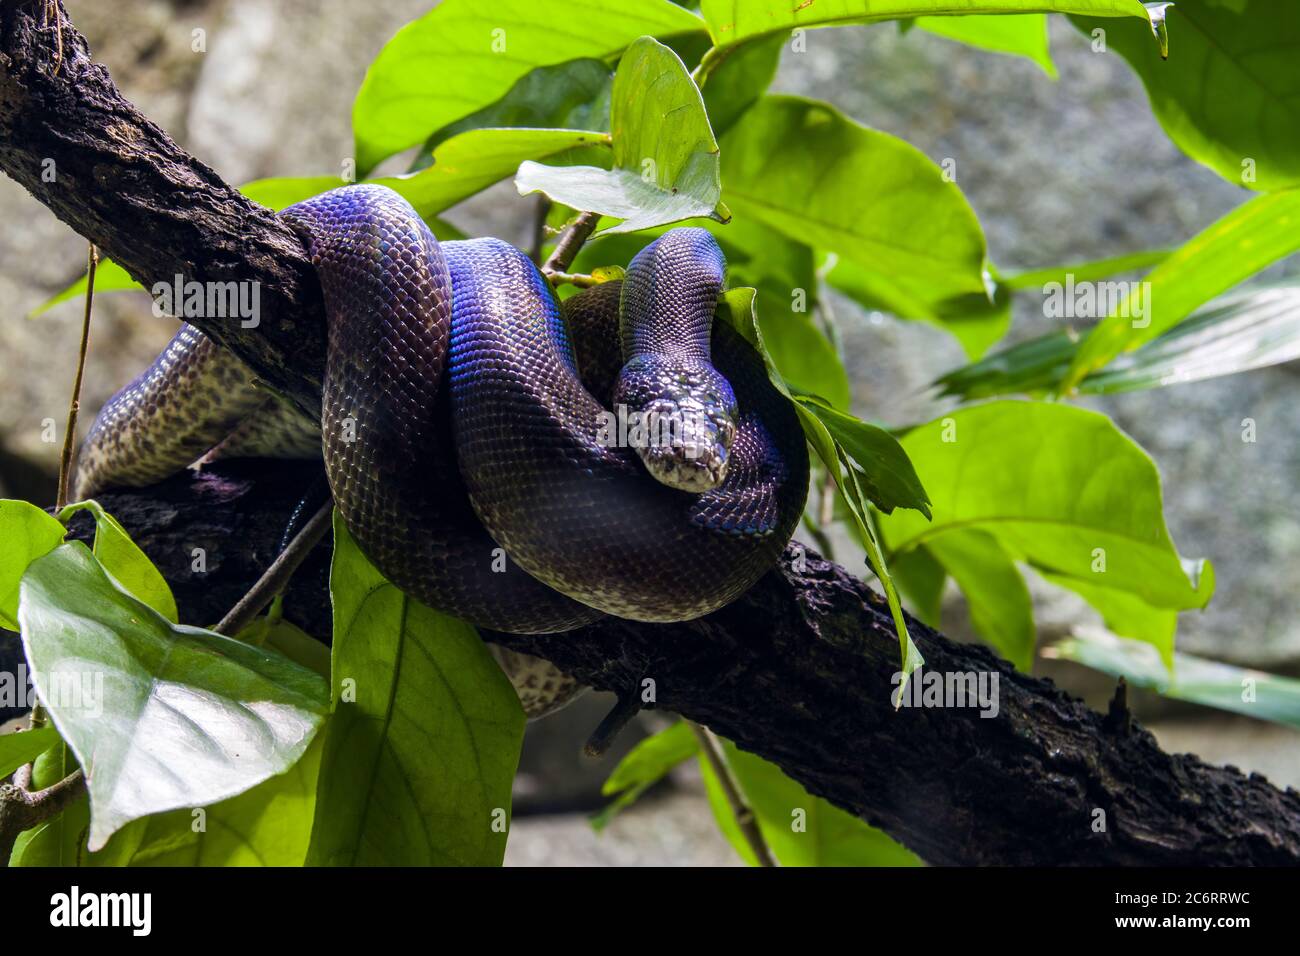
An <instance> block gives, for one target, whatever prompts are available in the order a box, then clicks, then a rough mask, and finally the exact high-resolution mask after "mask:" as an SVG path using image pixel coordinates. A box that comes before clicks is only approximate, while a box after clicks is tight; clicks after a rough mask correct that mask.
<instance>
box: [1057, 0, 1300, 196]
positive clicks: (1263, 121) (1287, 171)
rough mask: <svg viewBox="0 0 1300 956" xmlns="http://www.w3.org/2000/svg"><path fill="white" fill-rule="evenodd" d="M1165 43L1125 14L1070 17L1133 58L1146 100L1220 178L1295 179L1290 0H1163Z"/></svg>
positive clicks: (1258, 182) (1239, 181)
mask: <svg viewBox="0 0 1300 956" xmlns="http://www.w3.org/2000/svg"><path fill="white" fill-rule="evenodd" d="M1168 6H1169V8H1168V11H1167V14H1166V16H1167V21H1168V29H1169V32H1170V33H1171V34H1172V35H1173V37H1174V42H1173V52H1172V55H1170V57H1169V59H1168V60H1162V59H1161V58H1160V56H1159V52H1158V51H1157V50H1156V49H1155V48H1154V47H1153V46H1152V44H1151V42H1150V35H1149V33H1148V31H1147V30H1146V29H1145V28H1144V27H1143V26H1142V25H1141V24H1139V23H1136V22H1129V21H1109V22H1101V21H1097V20H1089V19H1081V18H1075V20H1074V22H1075V24H1076V25H1077V26H1078V27H1079V29H1080V30H1082V31H1084V32H1085V33H1091V32H1092V31H1093V30H1094V29H1096V28H1097V27H1099V26H1100V27H1104V28H1105V31H1106V37H1105V39H1106V47H1107V49H1108V50H1115V51H1118V52H1119V54H1120V55H1121V56H1123V57H1124V59H1126V60H1128V62H1129V63H1130V64H1131V65H1132V67H1133V69H1134V70H1135V71H1136V72H1137V74H1138V76H1140V77H1141V78H1142V82H1143V83H1144V84H1145V85H1146V88H1147V94H1148V95H1149V96H1150V98H1151V109H1152V110H1153V111H1154V113H1155V115H1156V118H1157V119H1158V120H1159V121H1160V124H1161V125H1162V126H1163V127H1164V129H1165V132H1166V133H1168V134H1169V138H1170V139H1172V140H1173V141H1174V142H1175V143H1176V144H1178V146H1179V148H1181V149H1182V150H1183V151H1184V152H1185V153H1187V155H1189V156H1191V157H1192V158H1193V159H1196V160H1199V161H1200V162H1202V163H1204V164H1205V165H1206V166H1209V167H1210V168H1211V169H1213V170H1214V171H1215V172H1217V173H1218V174H1219V175H1221V176H1222V177H1223V178H1224V179H1226V180H1227V181H1228V182H1230V183H1233V184H1234V185H1238V186H1245V187H1246V188H1247V189H1259V190H1265V191H1270V190H1276V189H1280V188H1283V187H1287V186H1295V185H1298V184H1300V141H1298V140H1297V138H1296V134H1295V131H1296V128H1297V126H1300V70H1297V69H1296V55H1297V53H1300V16H1297V15H1296V8H1295V4H1294V3H1290V2H1288V0H1219V2H1181V3H1173V4H1169V5H1168Z"/></svg>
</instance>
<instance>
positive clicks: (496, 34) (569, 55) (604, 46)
mask: <svg viewBox="0 0 1300 956" xmlns="http://www.w3.org/2000/svg"><path fill="white" fill-rule="evenodd" d="M703 28H704V24H703V22H702V21H701V20H700V19H699V18H698V17H696V16H695V15H694V14H692V13H689V12H688V11H686V10H684V9H682V8H681V7H679V6H677V5H676V4H673V3H670V2H669V0H622V2H620V3H617V4H610V3H605V2H603V0H495V2H493V3H490V4H487V3H483V2H481V0H444V2H442V3H440V4H438V6H436V7H434V9H433V10H431V11H429V13H427V14H425V15H424V16H423V17H421V18H419V19H418V20H415V21H414V22H412V23H410V24H408V25H407V26H405V27H403V28H402V29H401V30H399V31H398V32H397V34H396V35H395V36H394V37H393V38H392V39H391V40H389V41H388V43H387V45H385V46H384V48H383V50H381V51H380V53H379V56H378V57H376V58H375V60H374V62H373V63H371V64H370V69H369V70H367V72H366V78H365V80H364V81H363V82H362V84H361V89H360V91H359V92H358V93H357V98H356V101H355V102H354V103H353V106H352V130H353V134H354V136H355V137H356V153H357V155H356V159H357V172H358V174H360V175H364V174H366V173H368V172H369V171H370V170H371V169H372V168H373V167H374V166H375V165H376V164H377V163H379V162H380V161H381V160H383V159H385V158H387V157H389V156H392V155H393V154H394V153H399V152H401V151H402V150H404V149H406V148H407V147H410V146H415V145H417V144H418V143H422V142H424V141H425V140H426V139H427V138H428V137H429V136H430V135H432V134H433V133H434V132H436V131H438V130H440V129H442V128H443V127H445V126H447V125H448V124H450V123H453V122H455V121H456V120H458V119H461V118H462V117H465V116H468V115H470V114H471V113H474V112H476V111H477V110H480V109H482V108H483V107H485V106H488V105H489V104H491V103H494V102H496V101H497V100H499V99H501V97H503V96H505V95H506V93H508V92H509V91H510V88H511V87H512V86H514V84H515V83H516V82H517V81H518V80H519V79H520V78H521V77H523V76H524V75H525V74H527V73H528V72H529V71H531V70H533V69H536V68H537V67H539V66H550V65H554V64H557V63H565V62H568V61H570V60H577V59H583V58H595V59H598V60H606V61H608V60H609V59H610V58H611V57H613V56H615V55H616V54H617V53H618V52H619V51H620V50H622V49H623V48H624V47H626V46H627V45H628V44H630V43H631V42H632V41H633V40H635V39H637V38H638V37H640V36H646V35H649V36H657V37H670V36H681V35H684V34H689V33H695V32H699V31H701V30H702V29H703Z"/></svg>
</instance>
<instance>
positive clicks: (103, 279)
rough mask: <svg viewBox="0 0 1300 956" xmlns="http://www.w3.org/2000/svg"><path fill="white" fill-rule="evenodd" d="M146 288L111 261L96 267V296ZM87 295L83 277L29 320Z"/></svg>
mask: <svg viewBox="0 0 1300 956" xmlns="http://www.w3.org/2000/svg"><path fill="white" fill-rule="evenodd" d="M143 288H144V286H142V285H140V283H138V282H136V281H135V280H134V279H132V278H131V275H130V273H128V272H127V271H126V270H125V269H123V268H122V267H121V266H119V265H118V264H117V263H116V262H114V261H112V260H111V259H101V260H99V264H98V265H97V266H95V294H96V295H98V294H99V293H101V292H125V291H127V290H129V289H143ZM85 294H86V277H85V276H84V275H83V276H82V277H81V278H80V279H78V280H77V281H76V282H74V283H72V285H70V286H68V287H67V288H66V289H64V290H63V291H62V292H57V293H55V294H54V295H52V296H50V297H49V298H48V299H46V300H45V301H44V302H42V303H41V304H40V305H38V306H37V307H36V308H34V309H32V311H31V312H29V313H27V317H28V318H29V319H34V318H36V317H37V316H38V315H41V314H42V313H44V312H48V311H49V310H50V309H52V308H54V307H55V306H56V305H61V304H62V303H64V302H69V301H71V300H73V299H80V298H82V297H83V296H84V295H85Z"/></svg>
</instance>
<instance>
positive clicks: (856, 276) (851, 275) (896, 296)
mask: <svg viewBox="0 0 1300 956" xmlns="http://www.w3.org/2000/svg"><path fill="white" fill-rule="evenodd" d="M828 264H829V266H830V268H829V269H827V270H826V281H827V283H829V284H830V286H831V288H833V289H835V290H837V291H839V292H842V293H843V294H844V295H847V296H848V297H849V298H851V299H853V300H854V301H855V302H857V303H858V304H859V305H861V306H862V307H863V308H864V309H869V310H879V311H884V312H889V313H890V314H892V315H894V316H896V317H897V318H900V319H905V320H914V321H919V322H925V323H927V324H929V325H933V326H934V327H935V328H938V329H942V330H943V331H945V332H947V333H948V334H950V335H951V336H952V337H953V338H955V339H956V340H957V341H958V343H959V344H960V345H961V347H962V351H964V352H965V353H966V356H967V358H970V359H977V358H979V357H980V356H981V355H983V354H984V353H985V352H986V351H987V350H988V349H989V348H990V347H991V346H992V345H993V344H995V343H996V342H998V341H999V340H1000V339H1001V338H1002V337H1003V336H1004V335H1006V334H1007V329H1009V328H1010V327H1011V293H1010V290H1009V289H1008V288H1007V287H1006V286H1004V285H1003V284H1001V283H997V284H995V285H994V286H993V298H992V299H990V298H989V296H988V294H987V292H973V293H966V294H965V295H959V296H956V297H954V298H950V299H945V300H943V301H941V302H932V301H927V300H926V299H925V298H924V297H918V296H916V295H914V294H913V293H912V292H911V291H910V290H907V289H904V288H902V287H900V286H899V285H898V284H897V283H896V282H894V280H893V279H892V278H890V277H889V276H885V275H882V274H881V273H879V272H875V271H873V270H872V269H868V268H866V267H864V266H862V265H860V264H859V263H857V262H853V261H852V260H849V259H844V258H842V257H840V256H833V257H832V258H831V259H830V260H829V261H828Z"/></svg>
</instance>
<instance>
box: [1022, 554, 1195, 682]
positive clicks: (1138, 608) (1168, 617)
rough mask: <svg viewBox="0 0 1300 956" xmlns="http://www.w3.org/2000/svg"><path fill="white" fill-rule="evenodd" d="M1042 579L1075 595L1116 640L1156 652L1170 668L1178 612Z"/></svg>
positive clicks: (1054, 577) (1072, 581) (1072, 582)
mask: <svg viewBox="0 0 1300 956" xmlns="http://www.w3.org/2000/svg"><path fill="white" fill-rule="evenodd" d="M1043 577H1044V578H1045V579H1046V580H1048V581H1050V582H1052V583H1053V584H1055V585H1058V586H1059V587H1063V588H1066V589H1068V590H1070V591H1073V592H1074V593H1075V594H1077V595H1079V596H1080V597H1081V598H1083V599H1084V600H1085V601H1087V602H1088V603H1089V604H1091V605H1092V606H1093V609H1094V610H1096V611H1097V612H1098V613H1099V614H1100V615H1101V619H1102V623H1103V624H1105V626H1106V629H1107V630H1109V631H1111V632H1112V633H1114V634H1116V635H1118V636H1119V637H1129V638H1132V639H1133V640H1135V641H1141V642H1143V643H1144V644H1149V645H1151V646H1152V647H1154V648H1155V649H1156V653H1157V654H1159V655H1160V659H1161V660H1162V661H1163V662H1164V663H1165V666H1166V667H1168V668H1172V667H1173V666H1174V637H1175V635H1176V634H1177V631H1178V612H1177V611H1175V610H1171V609H1169V608H1163V607H1152V606H1151V605H1150V604H1147V603H1146V602H1145V601H1143V600H1142V599H1141V598H1140V597H1138V596H1137V595H1136V594H1130V593H1129V592H1127V591H1117V590H1115V589H1114V588H1108V587H1102V586H1100V585H1098V584H1096V583H1095V582H1093V581H1086V580H1084V579H1083V578H1072V577H1068V576H1065V575H1059V574H1050V573H1048V574H1044V575H1043Z"/></svg>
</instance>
